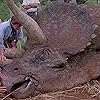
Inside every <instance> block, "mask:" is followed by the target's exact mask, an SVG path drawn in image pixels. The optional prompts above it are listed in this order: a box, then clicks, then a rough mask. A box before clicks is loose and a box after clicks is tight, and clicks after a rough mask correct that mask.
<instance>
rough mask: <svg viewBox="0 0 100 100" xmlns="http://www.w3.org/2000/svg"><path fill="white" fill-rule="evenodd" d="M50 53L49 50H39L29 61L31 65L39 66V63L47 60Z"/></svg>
mask: <svg viewBox="0 0 100 100" xmlns="http://www.w3.org/2000/svg"><path fill="white" fill-rule="evenodd" d="M50 54H51V51H50V50H49V49H41V50H38V51H37V52H36V53H35V56H34V57H33V58H31V59H30V60H31V61H32V63H36V64H40V63H41V62H43V61H45V60H46V59H48V58H49V56H50Z"/></svg>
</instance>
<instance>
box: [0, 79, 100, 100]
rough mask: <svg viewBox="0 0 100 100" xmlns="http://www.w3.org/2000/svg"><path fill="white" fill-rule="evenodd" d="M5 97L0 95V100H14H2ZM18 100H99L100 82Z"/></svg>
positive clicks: (8, 99)
mask: <svg viewBox="0 0 100 100" xmlns="http://www.w3.org/2000/svg"><path fill="white" fill-rule="evenodd" d="M5 96H6V95H4V94H2V95H0V97H1V99H0V100H15V99H11V98H6V99H3V98H4V97H5ZM20 100H100V80H91V81H90V82H87V83H86V84H83V85H80V86H77V87H74V88H72V89H69V90H65V91H59V92H55V93H47V94H42V95H38V96H36V97H34V98H33V97H30V98H27V99H20Z"/></svg>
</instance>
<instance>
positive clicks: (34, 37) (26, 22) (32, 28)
mask: <svg viewBox="0 0 100 100" xmlns="http://www.w3.org/2000/svg"><path fill="white" fill-rule="evenodd" d="M6 2H7V5H8V7H9V8H10V10H11V11H12V13H13V14H14V16H16V18H17V20H18V21H19V22H20V23H21V24H22V25H23V27H24V28H25V30H26V31H27V37H28V38H29V41H30V43H44V42H45V41H46V37H45V35H44V34H43V32H42V30H41V28H40V27H39V25H38V24H37V23H36V21H34V20H33V19H32V18H31V17H29V16H28V15H27V14H25V13H24V12H23V11H21V10H20V9H19V8H18V7H17V6H16V5H15V4H14V2H13V0H6Z"/></svg>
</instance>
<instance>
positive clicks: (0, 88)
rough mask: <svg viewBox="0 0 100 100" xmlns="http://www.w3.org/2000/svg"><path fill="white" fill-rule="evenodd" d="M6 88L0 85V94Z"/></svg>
mask: <svg viewBox="0 0 100 100" xmlns="http://www.w3.org/2000/svg"><path fill="white" fill-rule="evenodd" d="M6 91H7V89H6V87H5V86H0V94H1V93H4V92H6Z"/></svg>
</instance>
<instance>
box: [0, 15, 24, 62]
mask: <svg viewBox="0 0 100 100" xmlns="http://www.w3.org/2000/svg"><path fill="white" fill-rule="evenodd" d="M21 26H22V25H21V24H20V22H19V21H18V20H17V19H16V18H15V16H12V18H11V19H9V20H8V21H5V22H2V23H1V24H0V61H4V60H6V57H5V56H4V54H3V52H4V50H5V48H11V49H15V48H16V44H17V41H18V40H21V39H22V38H23V31H22V28H21Z"/></svg>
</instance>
